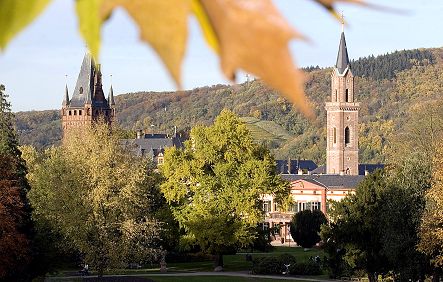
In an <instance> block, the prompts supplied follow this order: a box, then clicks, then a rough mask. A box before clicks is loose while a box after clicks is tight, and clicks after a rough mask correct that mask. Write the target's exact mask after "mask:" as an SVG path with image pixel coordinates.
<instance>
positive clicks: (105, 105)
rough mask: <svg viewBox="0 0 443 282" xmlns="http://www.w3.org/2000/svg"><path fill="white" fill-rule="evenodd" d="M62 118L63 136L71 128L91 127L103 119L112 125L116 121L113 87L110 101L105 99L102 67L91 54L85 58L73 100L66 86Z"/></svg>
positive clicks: (87, 54) (109, 97) (109, 96)
mask: <svg viewBox="0 0 443 282" xmlns="http://www.w3.org/2000/svg"><path fill="white" fill-rule="evenodd" d="M61 116H62V128H63V134H66V132H67V131H69V129H70V128H75V127H82V126H90V125H92V124H93V123H94V122H96V121H97V120H98V119H103V120H104V121H105V122H107V123H108V124H110V125H111V124H112V122H113V121H114V118H115V101H114V91H113V89H112V86H111V88H110V90H109V95H108V99H106V98H105V95H104V93H103V84H102V73H101V66H100V64H96V63H95V62H94V59H93V58H92V56H91V54H90V53H89V52H88V53H86V54H85V56H84V58H83V63H82V66H81V69H80V73H79V75H78V79H77V84H76V86H75V89H74V93H73V95H72V98H71V99H69V93H68V86H67V85H66V88H65V97H64V99H63V106H62V109H61Z"/></svg>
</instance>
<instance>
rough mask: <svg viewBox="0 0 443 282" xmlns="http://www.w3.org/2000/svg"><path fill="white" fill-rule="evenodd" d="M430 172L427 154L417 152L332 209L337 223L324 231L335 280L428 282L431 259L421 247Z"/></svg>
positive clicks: (368, 180)
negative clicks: (364, 276) (389, 277)
mask: <svg viewBox="0 0 443 282" xmlns="http://www.w3.org/2000/svg"><path fill="white" fill-rule="evenodd" d="M430 173H431V166H430V162H429V160H428V159H427V156H426V154H425V153H423V152H412V153H409V154H408V155H406V156H404V157H403V158H402V159H399V160H398V163H397V164H396V165H395V166H394V167H391V168H389V169H388V170H387V171H385V172H382V171H378V172H376V173H374V174H372V175H370V176H367V177H366V178H365V179H364V180H363V181H362V182H361V183H360V185H359V186H358V187H357V191H356V194H355V195H350V196H348V197H346V198H345V199H344V200H343V201H342V202H337V203H334V204H333V206H332V211H331V218H332V222H331V224H330V226H324V227H323V228H322V232H321V235H322V238H323V240H324V241H325V243H326V244H325V251H326V252H327V253H328V255H329V257H328V260H327V263H328V265H329V267H330V268H331V275H332V276H333V277H337V276H340V275H349V274H350V273H352V271H356V270H364V271H366V273H368V277H369V278H370V279H374V274H375V273H380V274H383V273H388V272H392V273H393V274H394V275H395V277H396V279H398V280H399V281H409V280H420V279H424V277H425V275H426V274H427V273H428V272H429V269H428V265H429V259H428V258H427V257H426V256H424V255H423V254H420V253H419V252H418V251H417V250H416V246H417V244H418V241H419V239H418V234H417V231H418V228H419V225H420V221H421V218H422V214H423V210H424V206H425V202H424V197H423V196H424V194H425V192H426V191H427V190H428V189H429V188H430V186H431V177H430V176H431V174H430Z"/></svg>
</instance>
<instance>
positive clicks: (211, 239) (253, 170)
mask: <svg viewBox="0 0 443 282" xmlns="http://www.w3.org/2000/svg"><path fill="white" fill-rule="evenodd" d="M190 135H191V138H190V140H189V141H187V142H186V143H185V148H184V149H180V148H169V149H167V150H166V152H165V158H164V160H165V162H164V164H163V166H162V172H163V174H164V176H165V178H166V181H165V182H164V183H163V184H162V186H161V189H162V192H163V193H164V195H165V198H166V200H167V201H168V203H169V204H170V205H171V206H172V210H173V214H174V216H175V218H176V219H177V221H178V222H179V223H180V226H181V227H183V228H184V229H185V231H186V232H187V237H186V239H192V240H193V241H195V242H196V243H197V244H198V245H199V246H200V247H201V249H202V250H204V251H206V252H208V253H211V254H214V255H217V261H216V264H217V266H219V267H222V266H223V256H222V255H223V254H224V253H226V252H228V251H229V250H232V249H234V250H235V249H236V248H237V247H239V246H248V245H249V244H250V243H252V241H253V239H254V238H255V237H256V234H255V232H254V229H255V227H256V226H257V223H258V222H260V221H261V220H262V219H263V211H262V210H261V200H260V198H261V196H262V195H264V194H284V193H285V192H287V189H286V188H287V184H285V183H284V182H283V181H282V180H281V178H280V177H279V176H278V175H277V173H276V169H275V162H274V159H273V158H272V156H271V155H270V153H269V151H268V150H267V149H266V148H264V147H263V146H260V145H257V144H255V143H253V141H252V138H251V135H250V133H249V131H248V130H247V129H246V127H245V125H244V124H243V123H242V122H241V121H240V120H239V118H238V117H237V116H235V115H234V114H233V113H232V112H230V111H227V110H223V111H222V112H221V113H220V115H219V116H218V117H217V119H216V120H215V122H214V125H212V126H209V127H205V126H197V127H194V128H193V129H192V130H191V134H190Z"/></svg>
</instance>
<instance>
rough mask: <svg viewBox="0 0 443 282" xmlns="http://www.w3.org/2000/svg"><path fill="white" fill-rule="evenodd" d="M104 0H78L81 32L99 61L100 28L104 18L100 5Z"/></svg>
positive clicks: (77, 7)
mask: <svg viewBox="0 0 443 282" xmlns="http://www.w3.org/2000/svg"><path fill="white" fill-rule="evenodd" d="M102 2H103V0H77V1H76V3H77V6H76V9H77V17H78V21H79V29H80V34H81V35H82V36H83V39H84V40H85V41H86V44H87V45H88V48H89V50H90V51H91V53H92V56H93V57H94V59H95V60H96V62H97V61H98V55H99V51H100V29H101V25H102V19H101V17H100V7H101V5H102Z"/></svg>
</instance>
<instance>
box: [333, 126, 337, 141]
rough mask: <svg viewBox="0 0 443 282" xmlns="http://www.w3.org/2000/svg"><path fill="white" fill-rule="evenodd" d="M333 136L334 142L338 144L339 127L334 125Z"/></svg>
mask: <svg viewBox="0 0 443 282" xmlns="http://www.w3.org/2000/svg"><path fill="white" fill-rule="evenodd" d="M333 136H334V137H333V138H334V144H336V143H337V128H335V127H334V130H333Z"/></svg>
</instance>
